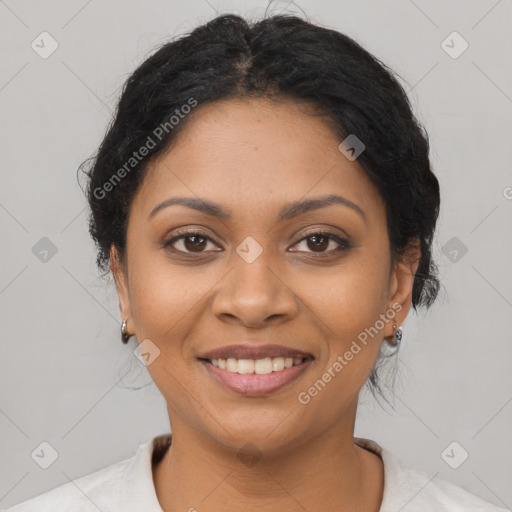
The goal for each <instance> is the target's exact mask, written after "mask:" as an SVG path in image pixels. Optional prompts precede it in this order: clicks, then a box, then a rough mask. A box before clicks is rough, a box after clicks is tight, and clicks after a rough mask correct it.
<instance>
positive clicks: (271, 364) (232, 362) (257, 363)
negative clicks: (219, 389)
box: [199, 357, 313, 375]
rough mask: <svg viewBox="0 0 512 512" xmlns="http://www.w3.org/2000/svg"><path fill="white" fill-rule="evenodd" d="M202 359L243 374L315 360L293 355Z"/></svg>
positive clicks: (217, 366)
mask: <svg viewBox="0 0 512 512" xmlns="http://www.w3.org/2000/svg"><path fill="white" fill-rule="evenodd" d="M199 360H200V361H204V362H207V363H210V364H211V365H212V366H215V367H216V368H220V369H221V370H225V371H227V372H229V373H238V374H241V375H250V374H253V375H268V374H270V373H275V372H280V371H283V370H285V369H286V368H293V367H294V366H299V365H301V364H303V363H304V362H306V361H310V360H313V358H312V357H303V358H299V357H297V358H292V357H265V358H263V359H235V358H228V359H204V358H199Z"/></svg>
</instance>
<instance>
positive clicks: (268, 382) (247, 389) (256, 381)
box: [199, 359, 312, 396]
mask: <svg viewBox="0 0 512 512" xmlns="http://www.w3.org/2000/svg"><path fill="white" fill-rule="evenodd" d="M311 361H312V360H311V359H306V360H305V361H303V362H302V363H300V364H298V365H297V366H292V367H291V368H284V369H283V370H279V371H277V372H272V373H266V374H265V375H257V374H256V373H248V374H247V373H246V374H242V373H234V372H228V371H227V370H223V369H222V368H219V367H217V366H213V364H211V363H210V362H208V361H203V360H200V361H199V362H200V363H201V364H202V365H203V366H204V367H205V368H206V370H207V371H208V373H209V374H210V375H211V376H212V377H213V378H214V379H215V380H216V381H217V382H220V383H221V384H224V385H225V386H226V387H228V388H229V389H231V390H232V391H235V392H236V393H239V394H241V395H245V396H261V395H266V394H268V393H273V392H275V391H278V390H279V389H281V388H283V387H285V386H286V385H288V384H290V383H291V382H293V381H294V380H295V379H298V378H299V376H300V375H302V373H303V372H304V371H305V370H306V368H308V367H309V364H310V363H311Z"/></svg>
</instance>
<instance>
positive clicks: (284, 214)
mask: <svg viewBox="0 0 512 512" xmlns="http://www.w3.org/2000/svg"><path fill="white" fill-rule="evenodd" d="M333 204H340V205H343V206H347V207H348V208H351V209H353V210H354V211H356V212H357V213H359V215H361V217H363V219H365V220H366V215H365V213H364V211H363V210H362V209H361V208H360V207H359V206H358V205H357V204H356V203H354V202H352V201H350V200H349V199H347V198H345V197H342V196H339V195H334V194H329V195H325V196H320V197H316V198H313V199H305V200H302V201H296V202H293V203H288V204H286V205H285V206H284V207H283V208H282V209H281V211H280V212H279V220H280V221H283V220H289V219H291V218H293V217H297V216H299V215H302V214H304V213H307V212H310V211H312V210H318V209H319V208H324V207H326V206H330V205H333ZM173 205H183V206H187V207H188V208H193V209H194V210H198V211H200V212H202V213H205V214H206V215H210V216H212V217H217V218H219V219H224V220H230V219H232V214H231V212H230V211H229V210H226V209H224V208H223V207H222V206H221V205H220V204H217V203H214V202H212V201H207V200H205V199H197V198H194V197H171V198H169V199H166V200H165V201H163V202H162V203H160V204H158V205H157V206H155V208H153V210H152V211H151V213H150V214H149V216H148V220H150V219H152V218H153V217H154V216H155V215H156V214H157V213H158V212H159V211H161V210H163V209H164V208H167V207H169V206H173Z"/></svg>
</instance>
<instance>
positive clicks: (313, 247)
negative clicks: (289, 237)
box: [294, 231, 350, 254]
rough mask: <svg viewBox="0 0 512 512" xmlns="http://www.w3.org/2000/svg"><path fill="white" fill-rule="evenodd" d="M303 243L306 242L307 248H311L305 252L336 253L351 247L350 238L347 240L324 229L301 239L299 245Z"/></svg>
mask: <svg viewBox="0 0 512 512" xmlns="http://www.w3.org/2000/svg"><path fill="white" fill-rule="evenodd" d="M301 243H304V244H305V246H306V249H309V250H307V251H305V252H313V253H318V254H329V253H335V252H339V251H343V250H346V249H349V248H350V244H349V242H348V240H346V239H345V238H341V237H339V236H337V235H335V234H334V233H330V232H324V231H319V232H315V233H310V234H308V235H307V236H305V237H304V238H302V239H301V240H299V242H298V243H297V245H300V244H301ZM336 245H337V247H336ZM333 246H334V247H333ZM329 247H331V249H329V250H327V249H328V248H329ZM294 252H303V251H301V250H299V249H296V250H294Z"/></svg>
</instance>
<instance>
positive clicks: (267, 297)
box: [212, 253, 298, 328]
mask: <svg viewBox="0 0 512 512" xmlns="http://www.w3.org/2000/svg"><path fill="white" fill-rule="evenodd" d="M263 254H264V253H263ZM263 254H261V255H260V256H259V257H258V258H257V259H256V260H255V261H253V262H252V263H247V262H246V261H244V260H243V259H242V258H240V257H239V256H238V255H236V257H235V261H234V265H233V268H232V269H231V271H230V272H228V274H227V275H226V276H225V277H224V279H222V280H221V282H220V288H219V290H218V291H217V293H216V294H215V296H214V299H213V302H212V311H213V313H214V314H215V315H216V316H217V318H219V319H220V320H222V321H224V322H231V323H239V324H242V325H243V326H245V327H249V328H261V327H266V326H268V325H269V324H270V323H276V324H277V323H281V322H286V321H289V320H290V319H291V318H293V317H294V316H295V315H296V314H297V311H298V301H297V298H296V295H295V294H294V292H293V290H292V289H291V287H290V285H289V284H288V283H285V282H284V280H283V278H282V276H281V275H279V274H280V273H279V271H278V270H274V269H273V268H271V267H272V265H271V263H272V262H271V261H269V259H268V258H265V257H264V256H263ZM281 274H282V273H281Z"/></svg>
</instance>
